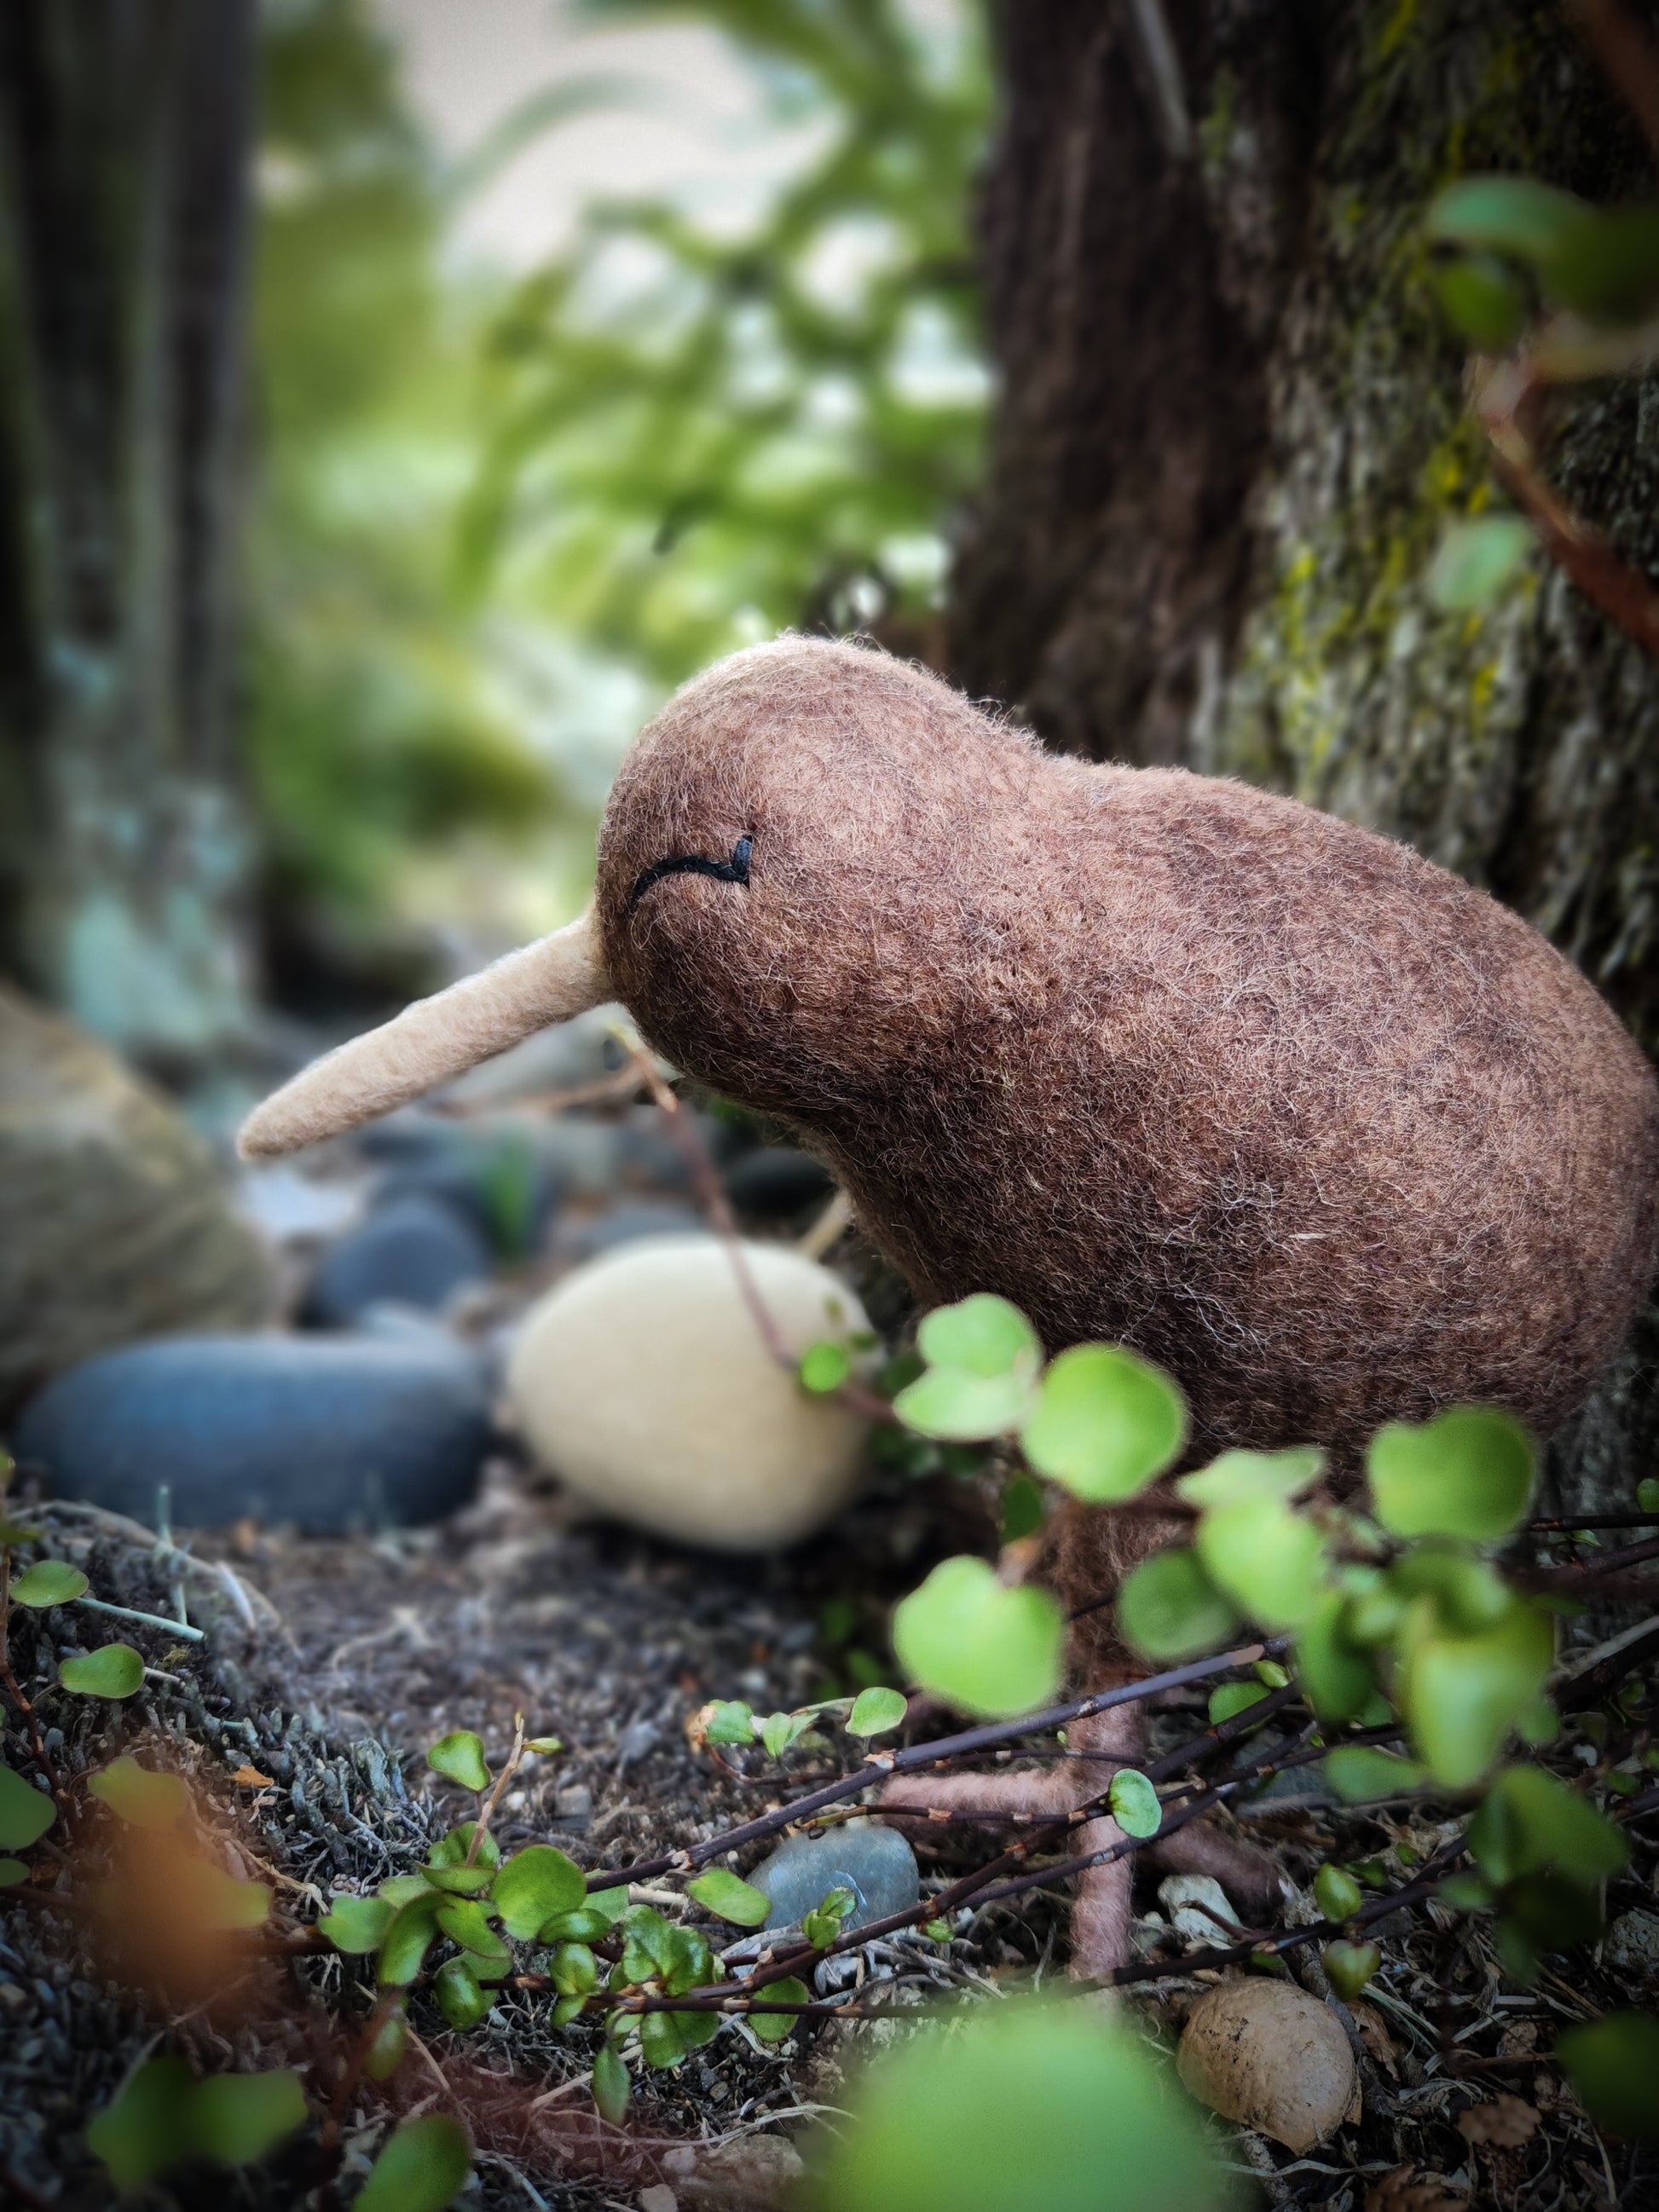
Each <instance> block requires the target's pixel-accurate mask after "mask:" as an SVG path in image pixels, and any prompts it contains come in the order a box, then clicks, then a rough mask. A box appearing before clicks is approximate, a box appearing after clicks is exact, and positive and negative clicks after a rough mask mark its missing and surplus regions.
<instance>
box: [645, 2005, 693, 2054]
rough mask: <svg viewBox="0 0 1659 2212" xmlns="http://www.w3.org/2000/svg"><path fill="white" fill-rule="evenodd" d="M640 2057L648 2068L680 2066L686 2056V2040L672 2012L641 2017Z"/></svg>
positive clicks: (648, 2013) (648, 2014) (651, 2013)
mask: <svg viewBox="0 0 1659 2212" xmlns="http://www.w3.org/2000/svg"><path fill="white" fill-rule="evenodd" d="M640 2056H641V2058H643V2059H644V2061H645V2063H646V2064H647V2066H658V2067H668V2066H678V2064H679V2063H680V2061H681V2059H682V2058H684V2056H685V2038H684V2036H683V2035H682V2034H681V2033H680V2031H679V2024H678V2021H676V2020H675V2018H674V2015H673V2014H672V2013H671V2012H647V2013H641V2015H640Z"/></svg>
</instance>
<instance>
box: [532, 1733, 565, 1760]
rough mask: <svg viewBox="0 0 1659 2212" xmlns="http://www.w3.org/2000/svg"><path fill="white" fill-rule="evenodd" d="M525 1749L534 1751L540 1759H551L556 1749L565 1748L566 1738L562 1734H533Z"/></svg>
mask: <svg viewBox="0 0 1659 2212" xmlns="http://www.w3.org/2000/svg"><path fill="white" fill-rule="evenodd" d="M525 1749H526V1751H533V1752H534V1753H536V1754H537V1756H538V1758H540V1759H551V1757H552V1756H553V1754H554V1753H555V1752H556V1751H562V1750H563V1749H564V1738H563V1737H562V1735H532V1737H531V1738H530V1741H528V1742H527V1743H526V1746H525Z"/></svg>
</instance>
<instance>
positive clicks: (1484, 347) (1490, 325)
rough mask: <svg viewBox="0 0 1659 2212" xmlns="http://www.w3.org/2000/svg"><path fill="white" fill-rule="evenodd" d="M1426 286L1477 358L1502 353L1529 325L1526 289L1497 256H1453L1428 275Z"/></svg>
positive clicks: (1487, 254) (1528, 303) (1475, 254)
mask: <svg viewBox="0 0 1659 2212" xmlns="http://www.w3.org/2000/svg"><path fill="white" fill-rule="evenodd" d="M1429 283H1430V284H1431V286H1432V288H1433V290H1434V295H1435V297H1436V299H1437V301H1439V303H1440V309H1441V313H1443V315H1444V316H1445V318H1446V319H1447V321H1448V322H1449V323H1450V325H1452V327H1453V329H1454V330H1455V331H1457V332H1458V334H1459V336H1460V337H1466V338H1468V340H1469V341H1470V342H1471V343H1472V344H1474V346H1475V347H1476V348H1477V349H1479V350H1480V352H1481V353H1506V352H1507V351H1508V350H1509V349H1510V346H1512V345H1513V344H1514V343H1515V342H1516V339H1517V338H1518V337H1520V335H1521V333H1522V331H1523V330H1525V328H1526V326H1527V316H1528V310H1529V308H1530V306H1531V302H1530V301H1529V300H1528V295H1527V288H1526V286H1525V285H1524V284H1522V283H1521V282H1520V280H1519V279H1518V278H1517V277H1516V274H1515V272H1514V270H1512V269H1510V267H1509V266H1508V264H1506V263H1504V262H1503V261H1500V260H1499V259H1498V257H1497V256H1496V255H1495V254H1492V253H1459V254H1455V255H1454V256H1453V257H1452V258H1450V259H1449V260H1447V261H1443V262H1442V263H1440V264H1438V265H1437V267H1434V268H1431V270H1430V271H1429Z"/></svg>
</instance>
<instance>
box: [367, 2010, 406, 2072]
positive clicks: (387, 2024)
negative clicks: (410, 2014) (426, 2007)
mask: <svg viewBox="0 0 1659 2212" xmlns="http://www.w3.org/2000/svg"><path fill="white" fill-rule="evenodd" d="M408 2049H409V2021H408V2020H407V2018H406V2017H405V2016H404V2013H403V2011H402V2009H401V2008H399V2009H398V2010H397V2011H395V2012H389V2013H388V2014H387V2015H386V2018H385V2019H384V2020H383V2021H381V2022H380V2027H378V2028H377V2029H376V2030H375V2031H374V2041H373V2042H372V2043H371V2044H370V2045H369V2046H368V2057H366V2058H365V2059H364V2061H363V2071H364V2073H365V2074H367V2075H368V2078H369V2080H370V2081H390V2080H391V2079H392V2075H394V2074H395V2073H396V2072H397V2070H398V2068H399V2067H400V2066H401V2065H402V2064H403V2063H404V2053H405V2052H406V2051H408Z"/></svg>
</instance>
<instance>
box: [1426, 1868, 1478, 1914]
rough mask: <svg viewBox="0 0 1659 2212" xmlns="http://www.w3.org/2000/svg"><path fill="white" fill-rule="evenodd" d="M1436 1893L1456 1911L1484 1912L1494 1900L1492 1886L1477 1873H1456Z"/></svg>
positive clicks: (1443, 1902)
mask: <svg viewBox="0 0 1659 2212" xmlns="http://www.w3.org/2000/svg"><path fill="white" fill-rule="evenodd" d="M1435 1895H1436V1896H1437V1898H1438V1899H1440V1902H1441V1903H1442V1904H1443V1905H1449V1906H1450V1907H1451V1909H1452V1911H1454V1912H1484V1911H1486V1909H1487V1908H1488V1906H1489V1905H1491V1904H1492V1890H1491V1888H1490V1887H1489V1886H1488V1885H1487V1884H1486V1882H1484V1881H1481V1879H1480V1875H1476V1874H1455V1875H1451V1876H1450V1878H1449V1880H1448V1881H1443V1882H1442V1883H1441V1884H1440V1886H1439V1887H1438V1888H1437V1890H1436V1891H1435Z"/></svg>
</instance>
